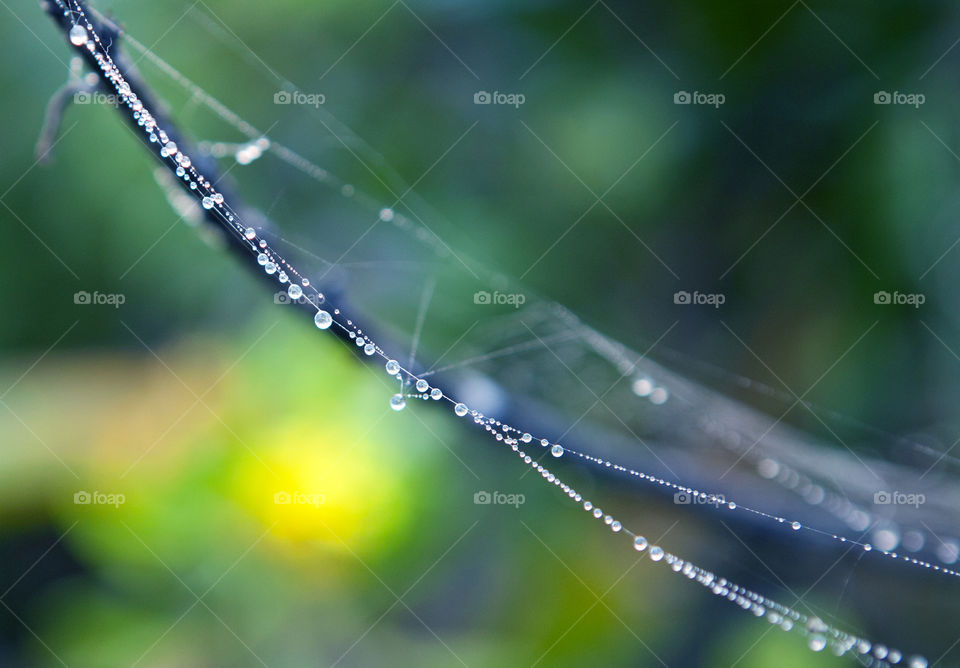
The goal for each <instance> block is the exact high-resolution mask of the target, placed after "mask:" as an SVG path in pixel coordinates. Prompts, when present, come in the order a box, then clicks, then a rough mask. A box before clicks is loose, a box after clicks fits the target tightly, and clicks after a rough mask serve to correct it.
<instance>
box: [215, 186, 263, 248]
mask: <svg viewBox="0 0 960 668" xmlns="http://www.w3.org/2000/svg"><path fill="white" fill-rule="evenodd" d="M220 199H221V200H222V199H223V195H221V196H220ZM243 236H245V237H246V238H247V239H249V240H250V241H253V240H254V239H256V238H257V231H256V230H255V229H253V228H252V227H248V228H247V229H245V230H244V231H243Z"/></svg>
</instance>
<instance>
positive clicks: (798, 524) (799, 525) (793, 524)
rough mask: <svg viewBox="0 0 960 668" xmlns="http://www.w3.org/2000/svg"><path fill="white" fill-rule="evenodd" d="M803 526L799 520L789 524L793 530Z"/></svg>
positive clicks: (798, 529)
mask: <svg viewBox="0 0 960 668" xmlns="http://www.w3.org/2000/svg"><path fill="white" fill-rule="evenodd" d="M801 526H803V525H802V524H800V522H794V523H792V524H791V525H790V528H791V529H793V530H794V531H800V527H801Z"/></svg>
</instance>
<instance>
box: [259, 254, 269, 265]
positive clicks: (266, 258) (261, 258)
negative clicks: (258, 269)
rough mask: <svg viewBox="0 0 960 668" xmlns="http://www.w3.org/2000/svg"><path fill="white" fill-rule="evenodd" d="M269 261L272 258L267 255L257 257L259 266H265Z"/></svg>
mask: <svg viewBox="0 0 960 668" xmlns="http://www.w3.org/2000/svg"><path fill="white" fill-rule="evenodd" d="M269 261H270V257H269V256H268V255H267V254H266V253H260V255H258V256H257V264H259V265H264V264H266V263H267V262H269Z"/></svg>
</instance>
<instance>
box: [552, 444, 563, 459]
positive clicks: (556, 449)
mask: <svg viewBox="0 0 960 668" xmlns="http://www.w3.org/2000/svg"><path fill="white" fill-rule="evenodd" d="M550 454H551V455H553V456H554V457H562V456H563V446H562V445H560V444H559V443H557V444H555V445H554V446H553V447H552V448H550Z"/></svg>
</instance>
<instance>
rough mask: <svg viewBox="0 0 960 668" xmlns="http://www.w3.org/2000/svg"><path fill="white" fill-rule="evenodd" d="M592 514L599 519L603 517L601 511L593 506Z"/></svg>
mask: <svg viewBox="0 0 960 668" xmlns="http://www.w3.org/2000/svg"><path fill="white" fill-rule="evenodd" d="M593 516H594V517H596V518H597V519H600V518H601V517H603V511H602V510H600V509H599V508H594V509H593Z"/></svg>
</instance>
